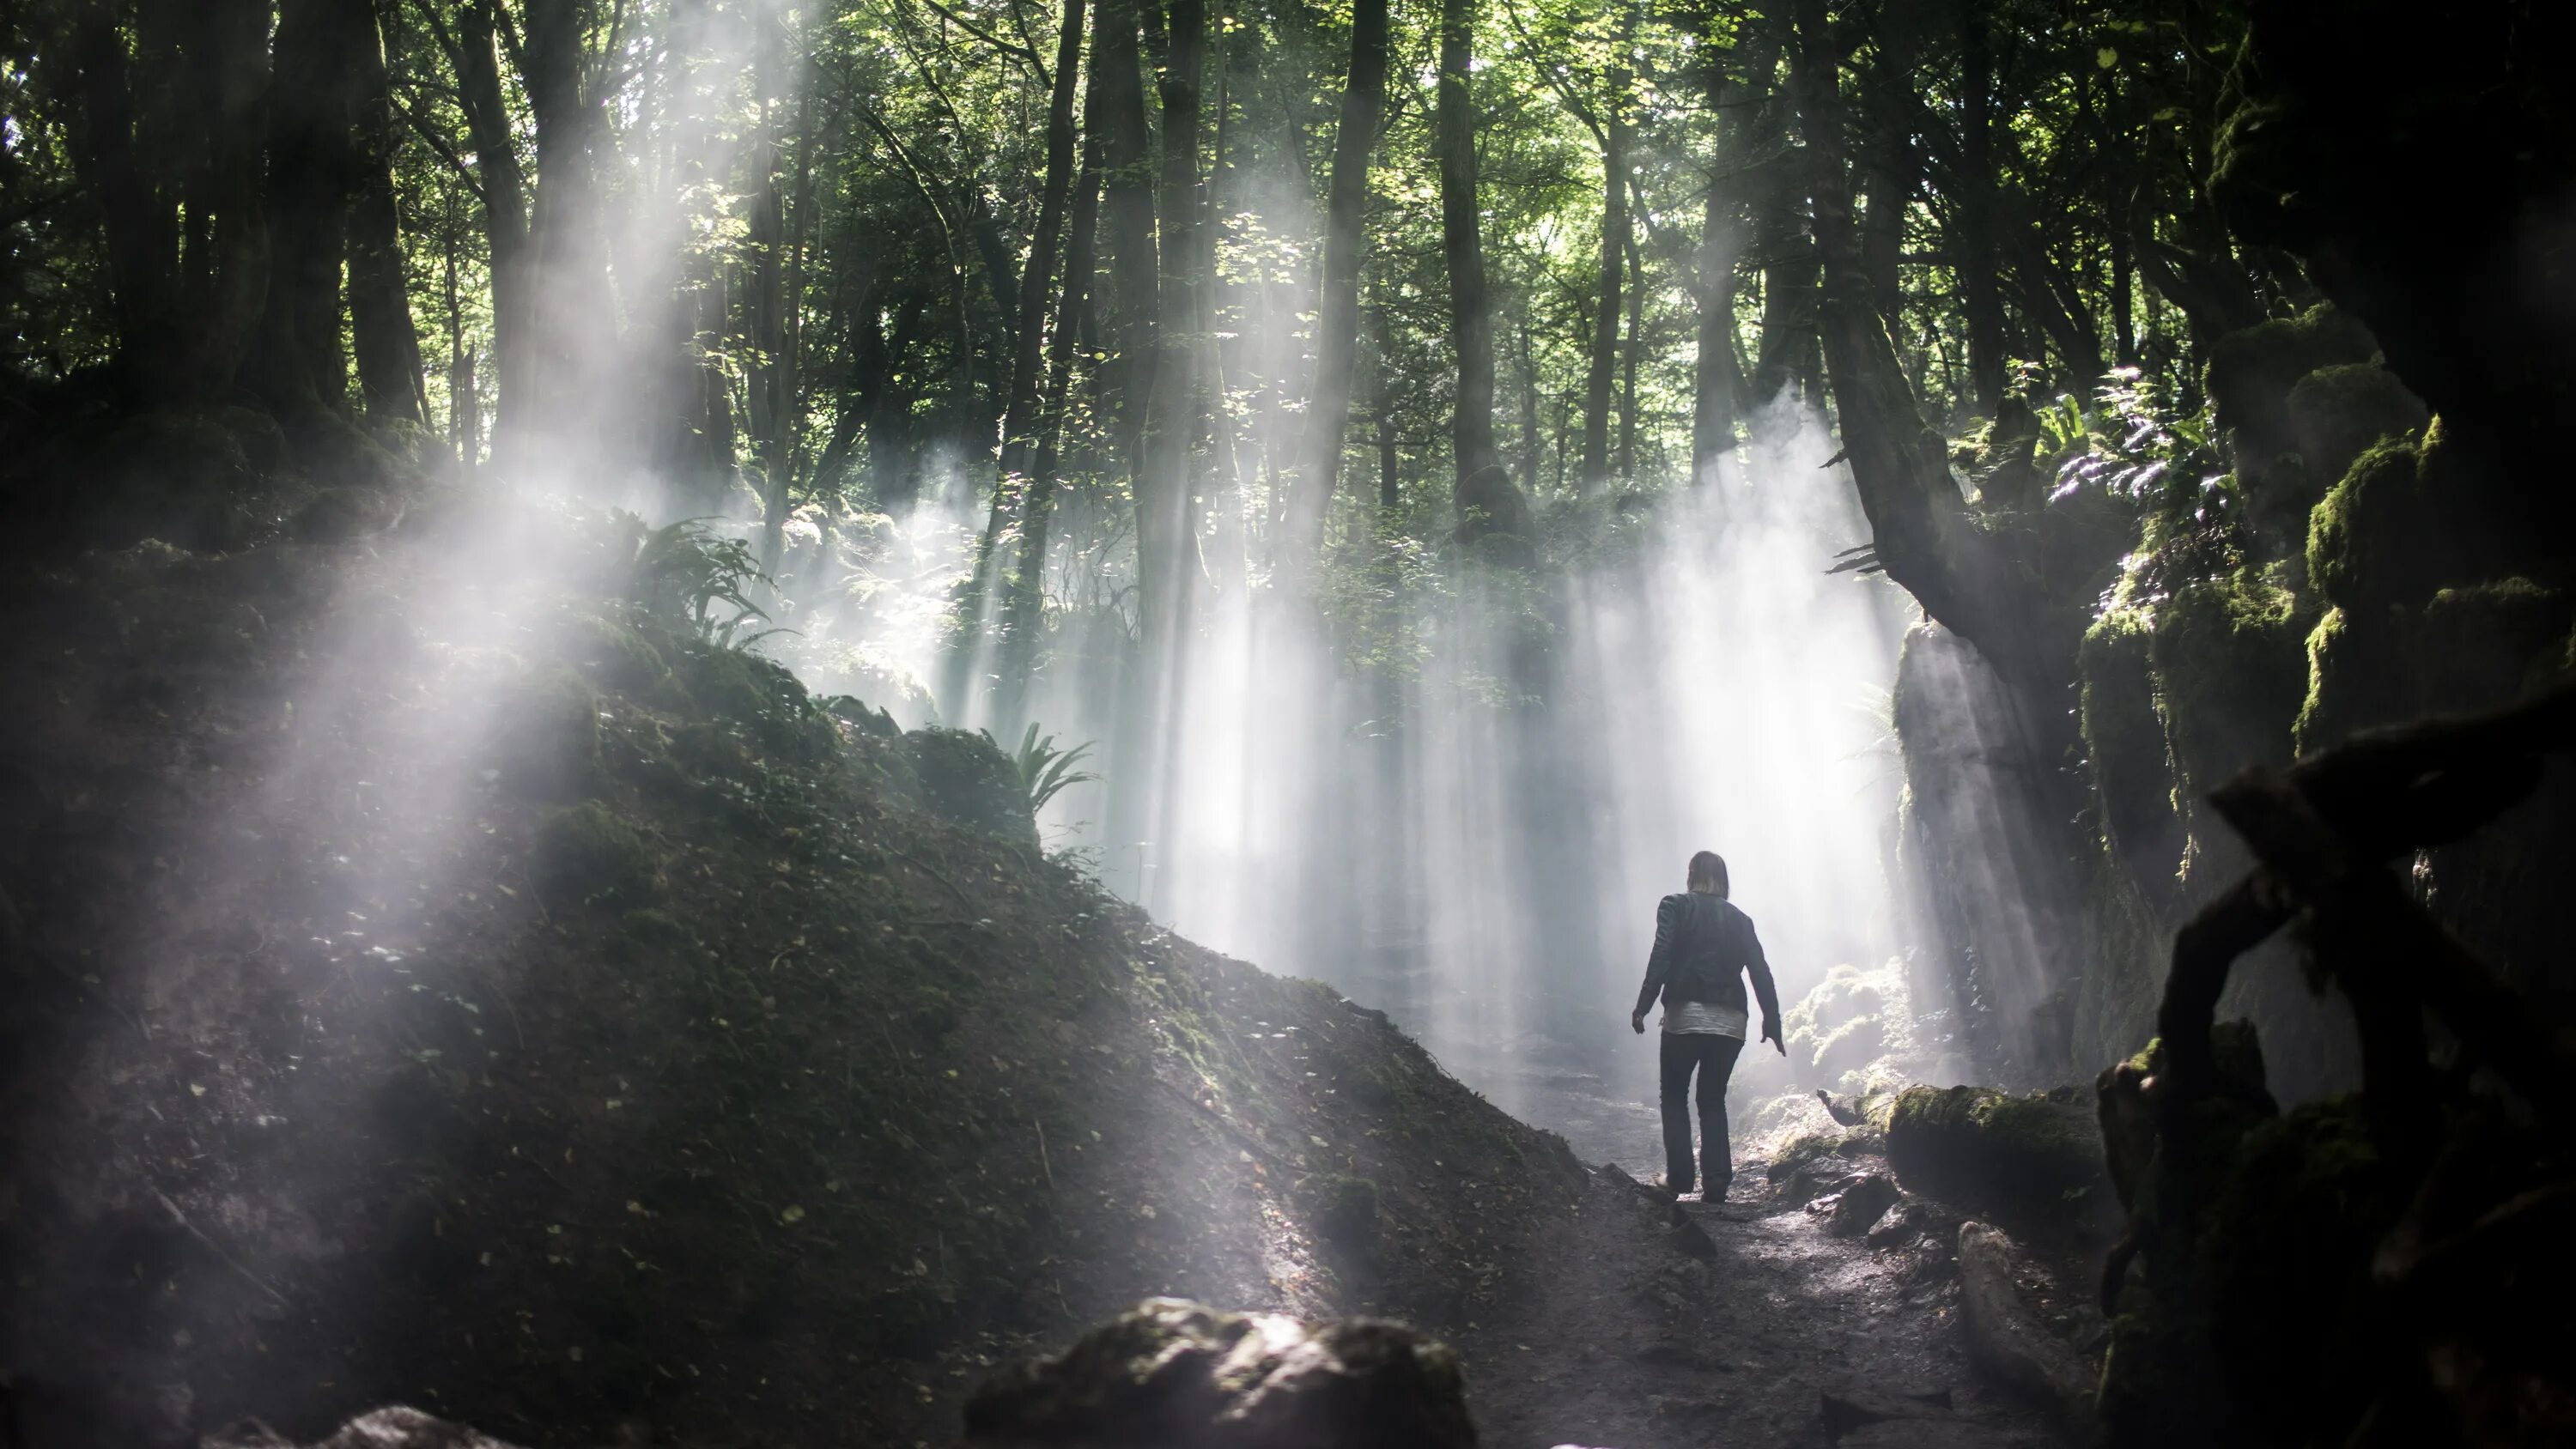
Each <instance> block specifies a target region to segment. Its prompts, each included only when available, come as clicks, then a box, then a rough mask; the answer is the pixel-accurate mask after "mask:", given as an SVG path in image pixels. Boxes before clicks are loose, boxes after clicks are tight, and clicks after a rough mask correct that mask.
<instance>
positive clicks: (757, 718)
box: [671, 646, 840, 761]
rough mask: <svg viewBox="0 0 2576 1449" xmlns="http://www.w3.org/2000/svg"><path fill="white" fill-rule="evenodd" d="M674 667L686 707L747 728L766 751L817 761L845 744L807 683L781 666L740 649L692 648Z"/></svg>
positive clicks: (673, 661)
mask: <svg viewBox="0 0 2576 1449" xmlns="http://www.w3.org/2000/svg"><path fill="white" fill-rule="evenodd" d="M671 666H672V673H673V677H674V678H675V680H676V681H677V682H678V685H679V689H680V691H681V693H682V694H683V695H684V696H685V699H684V703H685V704H687V705H688V706H690V707H692V708H694V709H696V710H697V711H699V712H701V713H704V714H709V715H713V716H715V717H717V718H719V719H726V720H731V721H733V722H734V723H736V724H739V725H742V726H744V727H745V728H746V729H748V730H749V731H750V733H751V735H752V737H753V738H754V739H756V740H758V741H759V743H760V744H761V746H762V747H763V748H765V749H769V750H774V751H777V752H779V753H781V754H785V755H787V756H789V757H790V758H792V759H797V760H804V761H812V760H819V759H822V758H824V757H825V756H826V755H828V754H830V753H831V751H832V749H833V748H834V746H835V745H836V744H837V743H838V741H839V738H840V736H839V732H838V731H837V730H836V729H835V728H834V727H833V725H832V722H831V719H830V717H829V716H828V715H826V714H825V713H824V712H823V710H822V708H821V707H820V706H818V705H817V704H815V703H814V700H813V697H812V696H811V695H809V694H807V693H806V691H805V686H804V684H803V682H802V681H800V680H798V679H797V677H796V676H795V675H794V674H792V673H790V672H789V671H788V670H787V669H786V668H785V667H784V666H783V665H780V664H779V663H777V662H776V661H775V660H769V659H763V658H761V657H760V656H759V655H757V654H750V653H746V652H744V651H743V650H740V649H720V648H710V647H704V646H691V647H688V648H685V649H683V650H681V651H680V652H679V656H678V657H677V658H675V659H673V660H672V661H671Z"/></svg>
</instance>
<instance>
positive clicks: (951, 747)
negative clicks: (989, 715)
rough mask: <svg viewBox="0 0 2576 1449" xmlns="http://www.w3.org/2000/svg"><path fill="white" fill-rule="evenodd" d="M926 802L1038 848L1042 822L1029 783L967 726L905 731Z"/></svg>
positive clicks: (940, 812)
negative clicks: (1033, 812) (1033, 805)
mask: <svg viewBox="0 0 2576 1449" xmlns="http://www.w3.org/2000/svg"><path fill="white" fill-rule="evenodd" d="M903 742H904V746H905V750H906V752H907V753H908V754H909V755H910V756H911V758H912V767H913V773H914V777H915V779H916V780H917V781H918V782H919V785H920V789H921V798H922V804H923V807H924V808H926V809H927V810H929V811H930V813H931V814H933V815H936V816H939V817H940V818H941V819H943V820H946V821H949V822H950V823H952V824H956V825H962V826H965V827H966V828H967V829H969V830H980V831H982V832H983V833H985V834H987V835H992V836H997V837H999V838H1001V839H1003V840H1006V841H1009V842H1011V843H1012V844H1015V845H1019V846H1023V847H1025V848H1027V849H1030V850H1035V849H1036V848H1037V844H1038V828H1037V822H1036V820H1035V818H1034V817H1033V816H1032V815H1031V813H1030V811H1029V792H1028V788H1027V787H1026V786H1025V785H1023V784H1022V783H1021V781H1020V772H1019V769H1018V767H1017V766H1015V765H1013V764H1012V763H1011V761H1010V759H1009V758H1008V757H1007V756H1005V755H1004V754H1003V753H1002V751H1001V749H1000V748H999V747H998V746H996V745H995V744H994V743H993V742H992V741H991V740H989V739H986V738H985V737H984V736H982V735H980V734H972V733H969V732H967V731H965V730H949V729H926V730H913V731H911V732H910V733H908V734H906V735H905V736H904V737H903Z"/></svg>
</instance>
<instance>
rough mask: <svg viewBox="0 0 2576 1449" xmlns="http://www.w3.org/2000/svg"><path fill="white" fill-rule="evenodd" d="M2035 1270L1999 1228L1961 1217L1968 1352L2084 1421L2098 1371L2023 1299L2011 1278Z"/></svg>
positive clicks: (2069, 1417) (2066, 1417) (2066, 1416)
mask: <svg viewBox="0 0 2576 1449" xmlns="http://www.w3.org/2000/svg"><path fill="white" fill-rule="evenodd" d="M2036 1271H2037V1270H2036V1269H2035V1268H2034V1267H2033V1265H2031V1264H2030V1263H2029V1262H2028V1261H2027V1260H2025V1259H2024V1258H2023V1257H2022V1255H2021V1252H2020V1250H2019V1249H2018V1248H2016V1247H2014V1246H2013V1241H2012V1239H2010V1238H2008V1237H2006V1236H2005V1235H2004V1233H2003V1231H2002V1230H2001V1229H1999V1228H1995V1227H1991V1226H1989V1225H1987V1224H1985V1223H1973V1222H1972V1223H1962V1224H1960V1226H1959V1306H1960V1311H1961V1316H1962V1317H1963V1318H1964V1319H1965V1320H1966V1322H1967V1325H1968V1356H1969V1358H1970V1359H1972V1360H1973V1361H1974V1362H1975V1363H1976V1364H1977V1365H1978V1367H1980V1368H1982V1369H1984V1370H1985V1371H1986V1372H1987V1373H1989V1374H1992V1375H1994V1376H1995V1377H1996V1378H1997V1379H2000V1380H2001V1381H2003V1382H2004V1383H2006V1384H2009V1385H2011V1386H2013V1387H2015V1388H2018V1389H2020V1390H2022V1391H2023V1392H2025V1393H2028V1394H2030V1395H2032V1396H2034V1397H2036V1398H2038V1399H2039V1400H2041V1401H2042V1402H2044V1403H2046V1404H2048V1405H2050V1406H2051V1407H2052V1408H2054V1409H2055V1410H2056V1411H2057V1413H2058V1415H2059V1417H2060V1419H2061V1420H2062V1421H2063V1422H2065V1423H2067V1424H2081V1423H2085V1422H2088V1421H2089V1420H2090V1419H2091V1418H2092V1416H2093V1395H2094V1385H2095V1374H2094V1372H2093V1368H2092V1366H2091V1365H2090V1364H2088V1363H2086V1362H2085V1361H2084V1358H2083V1356H2082V1355H2081V1354H2079V1353H2077V1352H2076V1351H2075V1348H2074V1346H2073V1345H2072V1344H2069V1343H2068V1342H2066V1340H2064V1339H2062V1338H2060V1337H2058V1336H2057V1335H2056V1334H2054V1333H2052V1332H2050V1331H2049V1330H2048V1329H2047V1327H2046V1326H2044V1325H2043V1324H2041V1323H2040V1321H2039V1318H2038V1316H2037V1315H2035V1314H2033V1313H2032V1312H2031V1311H2030V1308H2029V1307H2028V1305H2026V1304H2024V1303H2023V1302H2022V1298H2021V1290H2020V1288H2019V1287H2018V1286H2017V1282H2016V1280H2017V1279H2019V1278H2021V1277H2023V1276H2026V1275H2030V1274H2033V1273H2035V1272H2036Z"/></svg>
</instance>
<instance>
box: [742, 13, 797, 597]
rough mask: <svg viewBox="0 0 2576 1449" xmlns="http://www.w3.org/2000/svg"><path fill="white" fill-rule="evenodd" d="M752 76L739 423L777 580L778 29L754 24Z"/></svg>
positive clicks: (781, 397) (790, 410)
mask: <svg viewBox="0 0 2576 1449" xmlns="http://www.w3.org/2000/svg"><path fill="white" fill-rule="evenodd" d="M753 74H754V75H755V76H756V77H757V82H756V83H757V84H758V85H759V88H760V89H759V94H760V100H761V115H760V120H759V122H758V128H757V129H756V130H755V131H754V132H753V141H752V146H751V154H750V157H749V160H748V170H749V171H750V174H751V178H752V194H751V200H750V212H751V218H750V219H751V227H750V234H749V236H748V238H747V242H748V246H747V250H748V252H749V254H750V257H749V259H750V263H751V284H750V287H749V289H748V292H749V295H747V296H746V297H744V299H743V303H744V314H745V315H744V319H743V320H744V328H743V330H744V333H745V340H747V341H748V342H749V343H750V347H749V349H748V350H749V352H750V358H749V362H750V369H749V371H750V376H749V378H748V379H746V382H747V388H748V394H749V401H750V407H749V408H747V409H746V412H747V414H748V416H747V417H746V418H745V419H744V421H745V422H747V423H749V424H750V427H751V444H752V449H753V452H754V455H755V456H757V457H758V458H759V460H760V567H761V571H762V572H763V573H766V574H768V575H770V576H771V577H772V578H776V577H777V574H778V569H779V565H780V561H781V560H782V559H783V558H784V557H785V552H786V546H787V513H788V509H789V508H790V507H791V506H792V505H793V502H794V500H793V498H792V497H791V496H790V486H791V485H792V484H793V482H794V481H795V450H794V446H793V442H792V439H791V432H792V429H793V426H794V417H795V389H796V381H795V377H796V348H795V343H794V340H793V338H792V337H791V335H790V333H791V323H790V316H791V313H792V312H793V310H794V306H795V298H794V297H793V296H791V295H790V290H789V285H788V280H789V273H790V272H791V271H792V270H793V269H794V256H793V248H792V247H791V245H790V243H789V241H788V236H787V191H788V188H787V186H786V184H785V180H786V178H785V177H784V175H783V174H782V170H781V168H782V164H783V162H784V160H785V157H784V154H783V153H784V152H785V149H786V136H785V132H786V124H787V122H786V113H787V94H786V93H787V89H788V81H787V76H788V74H789V62H788V58H787V36H786V33H785V22H784V21H782V20H779V19H777V18H775V17H765V18H764V19H762V20H761V21H760V33H759V40H758V42H757V49H756V50H755V52H754V60H753ZM798 114H799V120H798V131H799V137H798V142H799V147H798V149H799V151H800V153H801V154H800V165H802V164H804V163H805V158H806V157H808V156H810V152H811V140H812V138H811V135H810V132H809V130H808V128H809V127H810V125H811V121H812V88H811V87H807V88H806V99H805V101H804V102H803V103H801V104H800V106H799V111H798Z"/></svg>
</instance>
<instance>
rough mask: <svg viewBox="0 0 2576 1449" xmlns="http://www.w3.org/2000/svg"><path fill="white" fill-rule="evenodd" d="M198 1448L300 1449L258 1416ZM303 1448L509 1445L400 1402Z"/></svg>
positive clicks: (492, 1448)
mask: <svg viewBox="0 0 2576 1449" xmlns="http://www.w3.org/2000/svg"><path fill="white" fill-rule="evenodd" d="M199 1449H298V1446H297V1445H296V1443H295V1441H294V1440H292V1439H289V1438H287V1437H286V1436H285V1435H283V1434H280V1433H278V1432H277V1431H276V1430H274V1429H271V1428H270V1427H268V1426H267V1425H266V1424H263V1423H261V1422H259V1421H258V1420H257V1419H251V1420H248V1421H245V1422H243V1423H239V1424H235V1425H233V1426H232V1427H231V1428H228V1429H224V1430H221V1431H219V1432H216V1433H214V1434H210V1435H208V1436H206V1438H205V1439H203V1440H201V1441H200V1442H199ZM301 1449H510V1446H509V1445H507V1444H505V1443H503V1442H501V1441H500V1440H498V1439H494V1438H490V1437H488V1436H486V1435H482V1434H477V1433H475V1432H474V1431H473V1430H471V1429H468V1428H466V1427H465V1426H464V1425H462V1424H451V1423H449V1422H448V1421H447V1420H445V1419H440V1418H435V1417H432V1416H431V1415H428V1414H424V1413H422V1412H421V1411H420V1410H418V1409H406V1408H402V1407H400V1406H396V1407H393V1408H386V1409H377V1410H375V1411H374V1412H372V1413H367V1414H361V1415H359V1416H358V1417H357V1418H354V1419H351V1420H350V1421H349V1422H347V1423H345V1424H343V1425H341V1426H340V1427H339V1429H338V1430H337V1431H336V1432H334V1433H333V1434H332V1435H331V1436H330V1437H329V1438H327V1439H317V1440H315V1441H313V1442H312V1443H311V1444H309V1445H304V1446H301Z"/></svg>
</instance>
